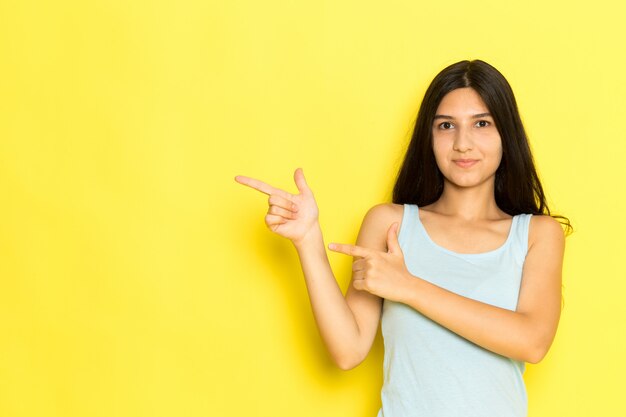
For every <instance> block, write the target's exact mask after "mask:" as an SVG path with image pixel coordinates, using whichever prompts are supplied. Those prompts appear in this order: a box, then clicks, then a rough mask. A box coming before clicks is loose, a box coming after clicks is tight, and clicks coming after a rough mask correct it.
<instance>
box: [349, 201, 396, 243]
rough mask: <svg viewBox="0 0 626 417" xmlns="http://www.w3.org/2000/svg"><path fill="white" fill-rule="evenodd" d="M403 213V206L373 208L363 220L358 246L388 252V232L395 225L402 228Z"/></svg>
mask: <svg viewBox="0 0 626 417" xmlns="http://www.w3.org/2000/svg"><path fill="white" fill-rule="evenodd" d="M403 213H404V205H403V204H394V203H381V204H376V205H375V206H373V207H371V208H370V209H369V210H368V211H367V213H365V217H364V218H363V223H362V224H361V230H360V231H359V237H358V238H357V244H358V245H362V246H368V247H375V248H378V249H381V250H386V242H387V231H388V230H389V227H390V226H391V225H392V224H393V223H396V222H397V223H398V225H399V226H401V224H400V223H401V222H402V215H403ZM398 230H399V229H398Z"/></svg>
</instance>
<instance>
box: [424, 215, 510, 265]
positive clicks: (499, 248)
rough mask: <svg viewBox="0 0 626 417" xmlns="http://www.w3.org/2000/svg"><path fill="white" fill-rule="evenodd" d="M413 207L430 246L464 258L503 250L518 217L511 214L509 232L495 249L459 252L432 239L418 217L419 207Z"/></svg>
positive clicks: (478, 256)
mask: <svg viewBox="0 0 626 417" xmlns="http://www.w3.org/2000/svg"><path fill="white" fill-rule="evenodd" d="M415 208H416V212H415V217H416V222H417V224H418V227H419V229H420V230H421V231H422V233H423V234H424V236H425V237H426V240H428V242H430V244H431V245H432V246H434V247H436V248H437V249H439V250H441V251H442V252H445V253H448V254H450V255H454V256H459V257H464V258H480V257H484V256H489V255H494V254H497V253H499V252H501V251H503V250H504V248H506V247H507V246H508V245H509V243H510V242H511V240H512V239H513V231H514V230H515V226H516V224H517V220H518V217H519V215H515V216H513V218H512V219H511V226H510V227H509V233H508V234H507V237H506V240H505V241H504V243H503V244H502V245H500V246H499V247H497V248H495V249H492V250H489V251H487V252H478V253H461V252H455V251H453V250H451V249H448V248H444V247H443V246H441V245H439V244H438V243H436V242H435V241H434V240H432V239H431V237H430V235H429V234H428V231H427V230H426V228H425V227H424V225H423V224H422V219H421V218H420V208H419V207H418V206H417V205H415Z"/></svg>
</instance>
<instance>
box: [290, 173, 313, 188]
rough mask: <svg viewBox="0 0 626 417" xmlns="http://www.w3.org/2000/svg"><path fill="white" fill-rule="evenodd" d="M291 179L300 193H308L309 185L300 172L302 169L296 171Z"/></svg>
mask: <svg viewBox="0 0 626 417" xmlns="http://www.w3.org/2000/svg"><path fill="white" fill-rule="evenodd" d="M293 179H294V180H295V182H296V186H297V187H298V190H299V191H300V192H305V191H310V190H311V189H310V188H309V185H308V184H307V183H306V180H305V179H304V172H302V168H298V169H296V172H294V174H293Z"/></svg>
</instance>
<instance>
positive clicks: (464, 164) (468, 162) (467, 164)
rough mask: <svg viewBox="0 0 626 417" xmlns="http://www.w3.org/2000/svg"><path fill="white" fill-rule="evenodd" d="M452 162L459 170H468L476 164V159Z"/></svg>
mask: <svg viewBox="0 0 626 417" xmlns="http://www.w3.org/2000/svg"><path fill="white" fill-rule="evenodd" d="M452 162H454V163H455V164H457V165H458V166H460V167H461V168H469V167H471V166H473V165H474V164H476V163H477V162H478V160H477V159H455V160H453V161H452Z"/></svg>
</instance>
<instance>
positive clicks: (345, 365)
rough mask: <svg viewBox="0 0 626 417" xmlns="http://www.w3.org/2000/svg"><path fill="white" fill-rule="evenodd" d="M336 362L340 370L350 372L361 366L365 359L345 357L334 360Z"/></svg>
mask: <svg viewBox="0 0 626 417" xmlns="http://www.w3.org/2000/svg"><path fill="white" fill-rule="evenodd" d="M334 361H335V365H337V367H338V368H339V369H341V370H342V371H349V370H351V369H354V368H356V367H357V366H359V365H360V364H361V362H363V359H361V358H357V357H349V356H345V357H341V358H334Z"/></svg>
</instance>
